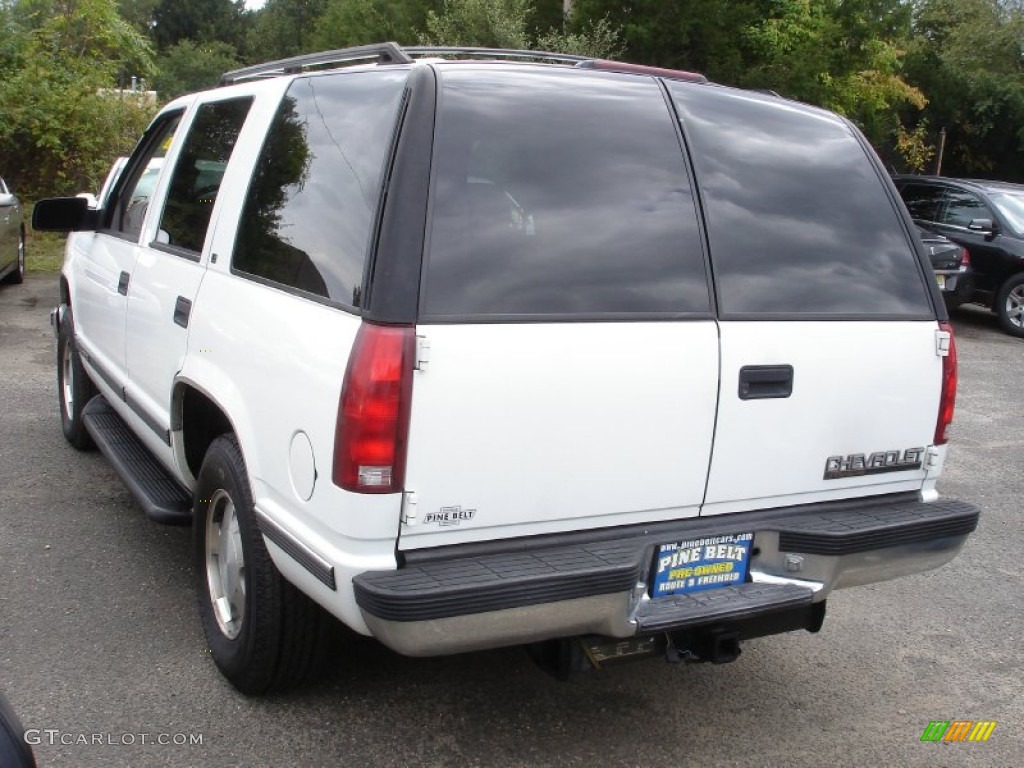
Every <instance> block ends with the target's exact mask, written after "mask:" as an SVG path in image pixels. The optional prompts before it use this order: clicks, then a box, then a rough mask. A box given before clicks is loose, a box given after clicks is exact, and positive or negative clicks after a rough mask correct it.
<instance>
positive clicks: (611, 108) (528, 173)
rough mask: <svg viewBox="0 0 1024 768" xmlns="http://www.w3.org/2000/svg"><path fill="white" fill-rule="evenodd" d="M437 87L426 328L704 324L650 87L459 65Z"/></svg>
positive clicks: (695, 253)
mask: <svg viewBox="0 0 1024 768" xmlns="http://www.w3.org/2000/svg"><path fill="white" fill-rule="evenodd" d="M441 83H442V85H441V94H440V99H439V106H438V112H439V115H438V123H437V130H436V139H435V148H434V168H435V173H436V176H435V179H434V188H433V198H432V208H431V210H432V221H431V229H430V236H429V237H430V239H429V251H428V257H427V258H428V260H427V267H426V273H425V285H424V294H423V300H422V302H421V312H420V314H421V316H422V317H425V318H431V319H444V318H449V319H457V318H466V319H471V318H474V317H481V316H488V317H492V318H497V317H507V318H509V319H515V318H522V319H529V318H541V317H543V318H551V319H559V318H565V317H577V318H579V317H593V316H601V317H614V316H616V315H625V316H629V317H636V316H651V317H658V316H665V315H672V316H675V315H705V316H706V315H707V314H708V313H709V312H710V301H709V297H708V288H707V279H706V276H705V269H704V255H703V251H702V248H701V238H700V232H699V229H698V224H697V215H696V206H695V201H694V195H693V192H692V190H691V188H690V183H689V180H688V178H687V171H686V167H685V165H684V160H683V155H682V150H681V148H680V144H679V140H678V137H677V135H676V131H675V128H674V126H673V119H674V118H673V117H672V115H671V110H670V109H669V107H668V105H667V103H666V101H665V98H664V96H663V94H662V92H661V90H660V88H659V87H658V84H657V83H656V82H655V81H654V80H652V79H650V78H641V77H623V76H604V75H602V76H593V75H586V76H583V75H580V74H576V73H571V72H557V71H555V72H552V71H546V70H544V69H541V68H537V69H535V70H526V71H524V70H523V69H522V68H520V69H518V70H511V69H502V68H499V67H497V66H488V67H487V69H486V70H483V69H481V68H479V67H472V68H470V67H468V66H467V65H462V66H460V67H459V68H458V69H457V70H456V69H455V68H454V67H453V68H452V69H449V70H442V75H441Z"/></svg>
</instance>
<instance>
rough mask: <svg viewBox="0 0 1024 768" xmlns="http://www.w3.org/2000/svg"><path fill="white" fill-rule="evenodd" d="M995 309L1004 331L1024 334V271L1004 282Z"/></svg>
mask: <svg viewBox="0 0 1024 768" xmlns="http://www.w3.org/2000/svg"><path fill="white" fill-rule="evenodd" d="M995 310H996V314H997V315H999V323H1000V325H1002V326H1003V330H1004V331H1006V332H1007V333H1010V334H1013V335H1014V336H1024V272H1022V273H1021V274H1018V275H1014V276H1013V277H1011V278H1010V279H1009V280H1007V281H1006V282H1005V283H1003V287H1002V288H1000V289H999V293H998V294H997V295H996V303H995Z"/></svg>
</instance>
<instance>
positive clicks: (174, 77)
mask: <svg viewBox="0 0 1024 768" xmlns="http://www.w3.org/2000/svg"><path fill="white" fill-rule="evenodd" d="M240 65H241V62H240V61H239V59H238V54H237V52H236V51H235V49H234V48H233V47H232V46H230V45H228V44H227V43H222V42H212V43H193V42H192V41H191V40H182V41H181V42H180V43H177V44H176V45H173V46H171V47H170V48H168V49H167V50H166V51H165V52H164V53H163V54H161V55H160V57H159V58H158V59H157V62H156V67H157V74H156V75H155V76H154V77H153V80H152V86H153V88H154V89H155V90H156V91H157V93H159V94H160V99H161V100H162V101H169V100H171V99H173V98H175V97H176V96H180V95H181V94H183V93H190V92H192V91H198V90H201V89H203V88H209V87H211V86H214V85H216V84H217V81H218V80H219V79H220V76H221V75H222V74H224V73H225V72H227V71H229V70H232V69H236V68H238V67H239V66H240Z"/></svg>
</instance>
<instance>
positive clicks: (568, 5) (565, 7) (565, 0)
mask: <svg viewBox="0 0 1024 768" xmlns="http://www.w3.org/2000/svg"><path fill="white" fill-rule="evenodd" d="M570 11H572V0H562V15H563V16H568V15H569V13H570Z"/></svg>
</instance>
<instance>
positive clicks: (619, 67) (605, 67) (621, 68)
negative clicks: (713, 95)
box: [576, 59, 708, 83]
mask: <svg viewBox="0 0 1024 768" xmlns="http://www.w3.org/2000/svg"><path fill="white" fill-rule="evenodd" d="M576 66H577V67H579V68H580V69H596V70H598V71H601V72H624V73H627V74H634V75H650V76H652V77H664V78H668V79H669V80H684V81H686V82H688V83H706V82H707V81H708V79H707V78H706V77H704V75H702V74H700V73H699V72H687V71H686V70H683V69H665V68H664V67H649V66H647V65H646V64H630V63H629V62H626V61H612V60H611V59H587V60H585V61H581V62H580V63H579V64H577V65H576Z"/></svg>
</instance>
